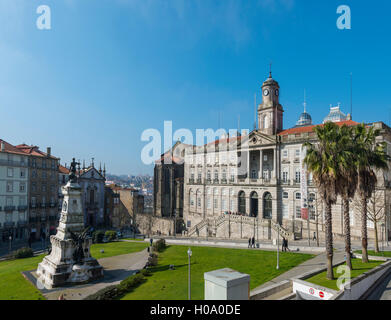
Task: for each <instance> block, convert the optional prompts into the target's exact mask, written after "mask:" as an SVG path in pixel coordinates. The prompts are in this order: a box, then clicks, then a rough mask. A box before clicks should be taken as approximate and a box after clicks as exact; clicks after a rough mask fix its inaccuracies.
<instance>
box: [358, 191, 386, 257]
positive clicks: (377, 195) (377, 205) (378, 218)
mask: <svg viewBox="0 0 391 320" xmlns="http://www.w3.org/2000/svg"><path fill="white" fill-rule="evenodd" d="M354 208H355V209H356V211H357V217H360V216H361V214H362V208H363V206H362V203H361V201H360V200H359V199H355V200H354ZM385 209H386V203H385V195H384V191H383V190H380V189H376V190H375V192H374V193H373V194H372V197H371V198H370V199H369V200H368V205H367V218H368V221H371V222H373V226H374V232H375V252H379V235H378V224H379V223H381V222H384V221H385V217H386V210H385Z"/></svg>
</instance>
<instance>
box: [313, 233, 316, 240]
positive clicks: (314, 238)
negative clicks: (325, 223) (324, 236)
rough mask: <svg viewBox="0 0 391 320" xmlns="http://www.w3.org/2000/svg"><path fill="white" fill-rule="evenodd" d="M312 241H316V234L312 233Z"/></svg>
mask: <svg viewBox="0 0 391 320" xmlns="http://www.w3.org/2000/svg"><path fill="white" fill-rule="evenodd" d="M312 240H313V241H315V240H316V232H314V236H313V238H312Z"/></svg>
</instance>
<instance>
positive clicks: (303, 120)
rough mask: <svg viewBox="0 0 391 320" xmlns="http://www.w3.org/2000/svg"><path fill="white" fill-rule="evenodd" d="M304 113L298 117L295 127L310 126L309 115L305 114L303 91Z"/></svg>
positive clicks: (305, 105) (304, 104) (305, 106)
mask: <svg viewBox="0 0 391 320" xmlns="http://www.w3.org/2000/svg"><path fill="white" fill-rule="evenodd" d="M303 106H304V112H303V113H302V114H301V115H300V117H299V120H298V121H297V122H296V127H304V126H310V125H312V118H311V115H310V114H309V113H308V112H307V110H306V109H307V102H306V97H305V90H304V103H303Z"/></svg>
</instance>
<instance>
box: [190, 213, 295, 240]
mask: <svg viewBox="0 0 391 320" xmlns="http://www.w3.org/2000/svg"><path fill="white" fill-rule="evenodd" d="M226 222H234V223H235V222H237V223H242V224H247V225H250V226H255V225H256V224H257V218H255V217H249V216H237V215H227V214H222V215H220V216H219V217H217V218H207V219H204V220H202V221H201V222H200V223H198V224H196V225H195V226H194V227H192V228H190V230H189V231H188V232H187V236H188V237H191V236H193V235H195V234H197V232H198V233H199V232H200V231H202V230H203V229H204V228H205V227H207V226H210V227H213V228H215V229H217V228H219V227H220V226H221V225H222V224H224V223H226ZM258 223H259V224H269V223H270V226H271V228H272V229H274V230H275V231H276V232H278V231H279V232H280V235H281V236H282V237H285V238H289V237H291V234H292V233H291V232H289V231H288V230H287V229H285V228H283V227H282V226H281V225H280V224H278V223H276V222H274V221H272V220H267V219H259V221H258Z"/></svg>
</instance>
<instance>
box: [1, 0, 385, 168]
mask: <svg viewBox="0 0 391 320" xmlns="http://www.w3.org/2000/svg"><path fill="white" fill-rule="evenodd" d="M41 4H46V5H49V6H50V8H51V11H52V12H51V13H52V29H51V30H49V31H41V30H38V29H37V28H36V19H37V17H38V14H37V13H36V9H37V7H38V6H39V5H41ZM342 4H346V5H350V8H351V10H352V29H351V30H343V31H342V30H338V29H337V27H336V20H337V18H338V15H337V13H336V10H337V7H338V6H339V5H342ZM390 12H391V3H390V2H389V1H386V0H382V1H380V0H377V1H372V2H368V1H364V0H362V1H361V0H354V1H348V0H343V1H342V0H338V1H334V0H318V1H313V0H248V1H242V0H224V1H217V0H216V1H212V0H165V1H163V0H99V1H96V0H56V1H54V0H40V1H36V0H0V21H1V22H0V23H1V28H0V114H1V118H0V119H1V125H0V137H1V138H3V139H5V140H7V141H9V142H10V143H14V144H19V143H27V144H36V145H39V146H40V147H41V149H43V150H45V149H46V146H52V152H53V154H55V155H57V156H59V157H60V158H61V159H62V162H68V163H69V160H70V159H71V158H72V157H73V156H75V157H77V158H79V159H86V160H88V159H90V158H91V157H94V158H95V159H96V160H95V162H97V163H99V162H102V163H103V162H105V163H106V166H107V169H108V171H109V172H111V173H116V174H120V173H124V174H128V173H133V174H137V173H151V172H152V170H151V166H145V165H143V164H142V162H141V159H140V152H141V149H142V148H143V146H144V145H145V142H142V141H141V140H140V137H141V133H142V132H143V130H145V129H148V128H156V129H159V130H162V129H163V121H164V120H172V121H173V128H174V130H176V129H179V128H189V129H190V130H195V129H197V128H205V129H206V128H213V129H217V127H218V124H219V116H218V115H219V113H221V114H222V119H221V123H222V126H223V127H224V128H226V129H229V128H236V127H237V117H238V115H239V114H240V117H241V127H242V128H245V127H247V128H252V125H253V122H254V93H255V92H256V93H257V95H258V97H260V86H261V84H262V82H263V81H264V80H265V79H266V78H267V76H268V68H269V67H268V64H269V62H270V61H273V77H274V78H275V79H276V80H277V81H278V82H279V84H280V86H281V90H280V91H281V95H280V101H281V104H282V105H283V107H284V109H285V114H284V127H285V128H289V127H292V126H293V125H294V124H295V122H296V120H297V118H298V115H299V114H300V112H302V109H303V106H302V102H303V91H304V89H306V92H307V103H308V107H307V111H308V112H309V113H310V114H311V115H312V118H313V120H314V122H315V123H320V122H321V121H322V119H323V118H324V117H325V116H326V115H327V113H328V109H329V105H330V104H334V105H336V104H337V103H338V102H340V103H341V105H342V110H343V111H344V112H345V113H347V112H349V110H350V89H349V83H350V81H349V74H350V72H352V73H353V77H354V79H353V81H354V110H353V119H354V120H356V121H360V122H361V121H366V122H370V121H384V122H386V123H389V122H390V118H391V99H390V95H391V93H390V80H389V77H390V74H391V64H390V62H389V57H391V44H390V31H391V23H390V19H389V14H390ZM259 102H260V100H259V99H258V103H259ZM88 161H89V160H88Z"/></svg>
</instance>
